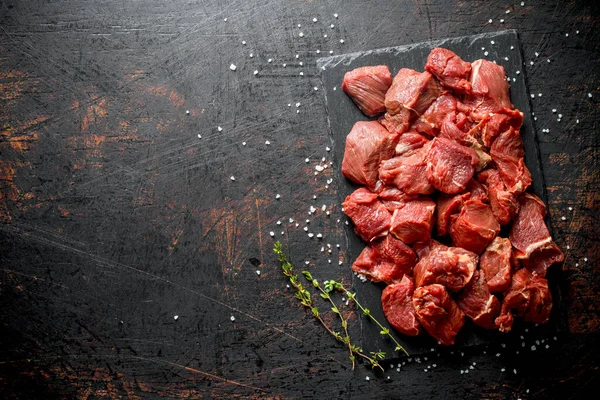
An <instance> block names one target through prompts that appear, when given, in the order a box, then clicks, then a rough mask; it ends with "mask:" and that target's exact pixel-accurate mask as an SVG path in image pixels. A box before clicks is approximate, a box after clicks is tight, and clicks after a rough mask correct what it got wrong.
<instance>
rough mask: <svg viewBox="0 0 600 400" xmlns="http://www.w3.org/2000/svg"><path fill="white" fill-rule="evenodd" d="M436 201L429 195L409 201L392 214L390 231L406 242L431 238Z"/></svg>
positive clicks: (423, 240)
mask: <svg viewBox="0 0 600 400" xmlns="http://www.w3.org/2000/svg"><path fill="white" fill-rule="evenodd" d="M434 213H435V203H434V202H433V200H431V199H430V198H428V197H421V198H418V199H416V200H412V201H408V202H407V203H406V204H405V205H404V207H402V208H399V209H397V210H395V211H394V213H393V214H392V221H391V227H390V233H391V234H392V235H394V236H396V237H397V238H398V239H400V240H402V241H403V242H404V243H408V244H410V243H415V242H425V241H427V240H429V239H430V238H431V229H432V228H433V215H434Z"/></svg>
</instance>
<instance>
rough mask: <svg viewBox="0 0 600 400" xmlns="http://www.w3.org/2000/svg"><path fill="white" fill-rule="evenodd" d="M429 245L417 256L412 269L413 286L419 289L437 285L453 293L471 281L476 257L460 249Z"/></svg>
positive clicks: (435, 244) (437, 244) (475, 265)
mask: <svg viewBox="0 0 600 400" xmlns="http://www.w3.org/2000/svg"><path fill="white" fill-rule="evenodd" d="M431 245H432V247H431V248H427V250H425V251H423V250H422V251H421V252H420V254H419V262H418V263H417V265H416V266H415V269H414V276H415V284H416V285H417V287H420V286H425V285H430V284H432V283H438V284H440V285H444V286H445V287H446V288H448V290H451V291H453V292H457V291H459V290H460V289H462V288H463V287H464V286H465V285H466V284H467V283H469V281H470V280H471V277H472V276H473V272H474V271H475V268H477V262H478V257H477V255H476V254H474V253H472V252H470V251H467V250H465V249H462V248H460V247H447V246H444V245H442V244H439V243H434V244H430V246H431Z"/></svg>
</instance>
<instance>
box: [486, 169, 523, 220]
mask: <svg viewBox="0 0 600 400" xmlns="http://www.w3.org/2000/svg"><path fill="white" fill-rule="evenodd" d="M479 177H480V179H481V180H483V181H484V182H485V184H486V185H487V189H488V195H489V198H490V205H491V206H492V213H494V217H496V219H497V220H498V222H499V223H500V225H506V224H508V223H509V222H510V221H512V219H513V218H514V217H515V216H516V215H517V213H518V212H519V202H518V201H517V198H516V197H515V195H513V194H512V193H511V192H509V191H508V190H506V186H504V182H503V181H502V178H501V177H500V174H499V173H498V171H497V170H495V169H487V170H485V171H483V172H482V173H481V174H479Z"/></svg>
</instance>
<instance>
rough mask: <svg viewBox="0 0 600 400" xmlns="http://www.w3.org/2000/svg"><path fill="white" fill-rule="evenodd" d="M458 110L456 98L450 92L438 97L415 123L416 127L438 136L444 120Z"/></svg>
mask: <svg viewBox="0 0 600 400" xmlns="http://www.w3.org/2000/svg"><path fill="white" fill-rule="evenodd" d="M455 112H456V98H455V97H454V96H452V95H451V94H449V93H445V94H442V95H441V96H440V97H438V98H437V99H436V100H435V101H434V102H433V103H431V105H430V106H429V108H428V109H427V110H426V111H425V113H423V115H421V116H420V117H419V118H418V119H417V120H416V121H415V123H414V127H415V128H414V129H415V130H417V131H418V132H422V133H424V134H426V135H428V136H430V137H432V136H437V135H438V133H439V131H440V128H441V127H442V121H444V118H445V117H446V115H448V114H454V113H455Z"/></svg>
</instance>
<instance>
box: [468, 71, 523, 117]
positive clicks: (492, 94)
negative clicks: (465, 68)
mask: <svg viewBox="0 0 600 400" xmlns="http://www.w3.org/2000/svg"><path fill="white" fill-rule="evenodd" d="M471 68H472V69H471V77H470V79H469V81H470V82H471V95H470V96H468V98H467V99H466V101H465V104H467V105H468V106H470V107H471V108H472V110H471V116H472V117H473V118H474V119H476V120H481V119H483V118H485V117H486V116H487V115H488V114H489V113H495V112H499V111H502V110H504V109H509V110H510V109H512V108H513V105H512V103H511V102H510V96H509V94H508V82H506V74H505V73H504V67H502V66H501V65H498V64H496V63H493V62H491V61H487V60H477V61H474V62H473V63H471Z"/></svg>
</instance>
